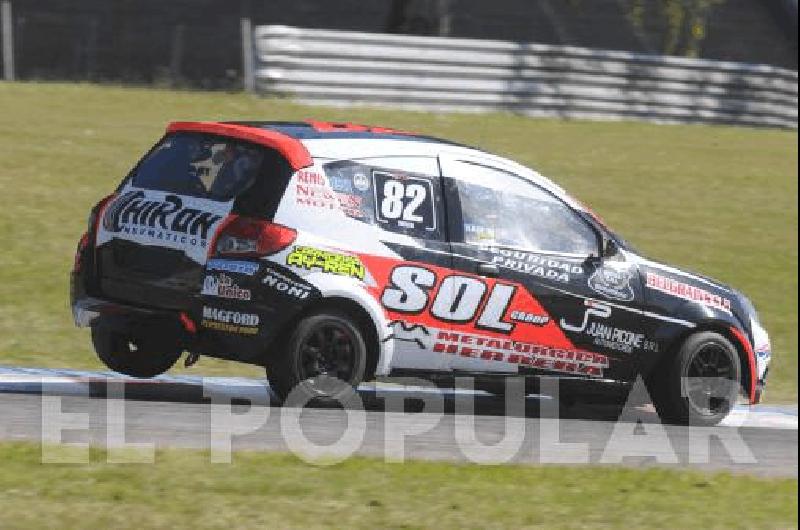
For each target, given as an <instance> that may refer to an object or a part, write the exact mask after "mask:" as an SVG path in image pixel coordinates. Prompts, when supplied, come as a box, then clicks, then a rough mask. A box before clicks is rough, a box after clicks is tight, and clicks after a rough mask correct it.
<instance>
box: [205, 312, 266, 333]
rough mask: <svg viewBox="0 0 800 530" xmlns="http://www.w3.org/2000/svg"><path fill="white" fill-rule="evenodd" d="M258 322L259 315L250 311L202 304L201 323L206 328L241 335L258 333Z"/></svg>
mask: <svg viewBox="0 0 800 530" xmlns="http://www.w3.org/2000/svg"><path fill="white" fill-rule="evenodd" d="M260 322H261V319H260V318H259V316H258V315H255V314H252V313H240V312H239V311H230V310H227V309H220V308H217V307H209V306H203V320H202V321H201V325H202V326H203V327H205V328H208V329H213V330H216V331H224V332H227V333H238V334H241V335H255V334H256V333H258V324H259V323H260Z"/></svg>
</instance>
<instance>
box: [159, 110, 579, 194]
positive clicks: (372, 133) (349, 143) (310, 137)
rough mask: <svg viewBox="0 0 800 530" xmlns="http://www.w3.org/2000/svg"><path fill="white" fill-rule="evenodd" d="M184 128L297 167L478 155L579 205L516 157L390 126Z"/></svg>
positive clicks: (180, 126)
mask: <svg viewBox="0 0 800 530" xmlns="http://www.w3.org/2000/svg"><path fill="white" fill-rule="evenodd" d="M181 131H186V132H203V133H209V134H219V135H223V136H230V137H233V138H239V139H242V140H247V141H251V142H255V143H260V144H262V145H266V146H268V147H271V148H273V149H276V150H278V151H279V152H280V153H282V154H283V155H284V156H285V157H286V158H287V160H289V163H290V164H291V166H292V167H293V168H294V169H296V170H297V169H301V168H303V167H308V166H310V165H312V164H313V159H314V158H323V159H332V160H343V159H351V160H358V159H363V158H371V157H391V156H422V157H437V156H439V155H442V154H451V155H455V156H468V157H478V158H480V159H482V160H484V161H486V162H488V163H491V164H492V165H497V166H498V167H500V168H505V169H506V170H508V171H511V172H513V173H515V174H517V175H519V176H521V177H523V178H525V179H527V180H530V181H531V182H534V183H536V184H538V185H540V186H542V187H544V188H545V189H547V190H549V191H550V192H552V193H554V194H556V195H557V196H560V197H562V198H563V199H565V200H566V201H567V202H569V203H571V204H574V199H572V198H571V197H570V196H569V195H568V194H567V193H566V192H565V191H564V190H563V189H562V188H561V187H560V186H558V185H557V184H555V183H554V182H552V181H551V180H550V179H548V178H546V177H544V176H542V175H541V174H539V173H537V172H536V171H534V170H532V169H530V168H528V167H525V166H523V165H521V164H518V163H516V162H514V161H512V160H509V159H506V158H503V157H500V156H497V155H493V154H491V153H488V152H486V151H482V150H480V149H477V148H474V147H470V146H467V145H464V144H460V143H457V142H451V141H448V140H443V139H441V138H436V137H433V136H427V135H422V134H415V133H412V132H408V131H403V130H399V129H392V128H389V127H375V126H369V125H359V124H354V123H342V122H326V121H314V120H308V121H224V122H173V123H171V124H169V126H168V127H167V132H181Z"/></svg>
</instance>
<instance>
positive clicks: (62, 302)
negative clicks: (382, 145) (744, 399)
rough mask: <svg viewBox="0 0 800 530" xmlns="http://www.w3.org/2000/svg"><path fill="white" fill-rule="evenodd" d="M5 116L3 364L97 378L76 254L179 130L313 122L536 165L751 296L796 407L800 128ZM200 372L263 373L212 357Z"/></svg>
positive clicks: (95, 104) (1, 134) (52, 94)
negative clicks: (132, 173)
mask: <svg viewBox="0 0 800 530" xmlns="http://www.w3.org/2000/svg"><path fill="white" fill-rule="evenodd" d="M0 116H2V119H0V185H1V186H2V194H0V197H2V198H1V199H0V201H2V202H1V203H0V234H2V235H1V236H0V237H2V251H1V252H0V364H9V365H11V364H13V365H33V366H49V367H75V368H78V367H81V368H95V367H99V364H98V362H97V361H95V359H94V355H93V353H92V351H91V348H90V344H89V338H88V335H87V333H86V332H85V331H80V330H76V329H74V328H73V327H72V323H71V319H70V313H69V308H68V302H67V299H68V297H67V293H68V280H67V274H68V271H69V269H70V266H71V261H72V257H73V251H74V247H75V244H76V242H77V240H78V238H79V236H80V234H81V233H82V232H83V230H84V226H85V219H86V215H87V212H88V210H89V207H90V206H91V205H92V204H93V203H94V202H95V201H97V200H98V199H99V198H100V197H102V196H103V195H105V194H107V193H108V192H109V191H110V190H112V189H113V187H114V186H115V185H116V184H117V183H118V182H119V180H120V179H121V177H122V176H123V175H124V174H125V173H126V172H127V171H128V169H129V168H130V167H131V166H132V165H133V164H134V163H135V162H136V160H137V158H138V157H139V156H140V155H141V154H142V153H143V152H144V151H145V150H146V149H147V148H148V147H149V146H150V145H151V144H152V143H153V142H154V141H155V140H156V139H157V138H158V137H159V136H160V135H161V134H162V132H163V130H164V126H165V125H166V123H167V122H168V121H171V120H175V119H228V120H230V119H246V118H249V119H298V118H310V117H316V118H318V119H335V120H349V121H357V122H363V123H374V124H381V125H385V126H393V127H398V128H405V129H410V130H415V131H419V132H423V133H427V134H433V135H437V136H443V137H446V138H450V139H453V140H457V141H461V142H465V143H468V144H474V145H476V146H479V147H482V148H485V149H487V150H490V151H494V152H498V153H502V154H505V155H508V156H509V157H511V158H514V159H516V160H518V161H520V162H521V163H523V164H526V165H530V166H532V167H534V168H537V169H539V170H540V171H541V172H543V173H544V174H546V175H548V176H550V177H551V178H553V179H554V180H555V181H556V182H558V183H559V184H561V185H563V186H564V187H566V188H567V189H568V190H570V191H571V192H572V193H573V194H574V195H576V196H577V197H578V198H579V199H581V200H582V201H584V202H586V203H587V204H589V205H591V206H592V207H593V208H594V209H595V210H596V211H597V212H598V213H599V214H600V215H601V216H603V217H604V218H605V219H606V220H607V221H608V222H609V224H610V225H611V226H613V227H615V228H616V229H617V231H618V232H620V233H621V234H622V235H624V236H625V237H626V238H627V239H629V240H630V241H631V242H632V243H633V244H634V245H636V246H637V247H638V248H639V249H640V250H642V251H643V252H644V253H646V254H647V255H649V256H651V257H654V258H657V259H660V260H664V261H667V262H670V263H673V264H675V265H677V266H681V267H685V268H688V269H692V270H696V271H698V272H702V273H704V274H707V275H710V276H713V277H715V278H718V279H719V280H721V281H723V282H726V283H730V284H732V285H733V286H735V287H737V288H739V289H741V290H743V291H744V292H745V293H747V294H749V295H750V296H751V297H752V298H753V300H754V302H755V304H756V306H757V307H758V308H759V310H760V312H761V314H762V319H763V321H764V322H765V324H766V327H767V328H768V329H769V331H770V332H771V334H772V336H773V347H774V365H773V368H772V370H771V382H770V388H769V390H768V393H767V399H768V400H769V401H773V402H776V401H790V402H796V400H797V378H796V374H797V191H798V190H797V162H798V160H797V133H795V132H787V131H777V130H754V129H745V128H732V127H703V126H658V125H651V124H639V123H592V122H564V121H555V120H532V119H527V118H521V117H516V116H511V115H505V114H492V115H436V114H431V113H409V112H398V111H395V112H390V111H379V110H366V109H350V110H344V109H329V108H317V107H303V106H299V105H295V104H291V103H289V102H286V101H284V100H280V99H259V98H255V97H251V96H247V95H241V94H223V93H200V92H169V91H160V90H145V89H125V88H113V87H97V86H90V85H66V84H44V85H35V84H0ZM194 370H196V371H197V372H199V373H216V374H219V373H237V374H245V373H248V374H259V373H260V372H259V371H258V370H256V369H253V368H247V367H242V366H237V365H233V364H224V363H221V362H213V361H209V360H202V361H201V362H200V364H199V365H198V367H197V368H195V369H194ZM187 502H188V503H189V504H196V503H193V502H192V501H191V500H188V499H187ZM255 513H258V512H257V511H256V512H255ZM733 513H736V512H735V510H734V512H733ZM675 516H677V515H675Z"/></svg>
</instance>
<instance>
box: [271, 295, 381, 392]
mask: <svg viewBox="0 0 800 530" xmlns="http://www.w3.org/2000/svg"><path fill="white" fill-rule="evenodd" d="M266 364H267V366H266V368H267V379H268V380H269V384H270V388H271V389H272V391H273V392H274V393H275V394H276V395H277V396H278V397H279V398H280V399H281V400H282V401H283V403H284V404H285V405H289V406H292V405H305V404H307V403H313V404H315V405H333V404H336V403H339V404H345V405H346V404H347V403H348V402H349V401H350V400H351V399H352V398H353V397H354V395H355V394H354V389H355V387H357V386H358V385H359V384H360V383H361V382H362V381H363V378H364V373H365V370H366V366H367V346H366V343H365V342H364V336H363V333H362V331H361V329H360V328H359V326H358V324H356V322H355V320H354V319H353V318H352V317H350V316H349V315H348V314H347V313H345V312H343V311H337V310H324V311H321V312H319V313H315V314H312V315H309V316H307V317H305V318H303V319H302V320H301V321H300V322H299V323H298V324H297V326H296V327H295V329H294V330H293V331H292V332H291V333H290V335H289V339H288V341H287V342H286V343H285V346H283V347H281V348H279V349H277V350H276V351H275V352H274V354H273V355H271V356H270V357H269V358H268V360H267V363H266Z"/></svg>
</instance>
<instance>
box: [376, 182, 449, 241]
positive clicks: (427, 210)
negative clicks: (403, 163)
mask: <svg viewBox="0 0 800 530" xmlns="http://www.w3.org/2000/svg"><path fill="white" fill-rule="evenodd" d="M372 178H373V180H374V183H375V186H374V187H373V189H374V190H375V218H376V219H377V220H378V222H381V223H386V224H388V225H394V226H397V227H399V228H411V229H425V230H429V231H430V230H435V229H436V215H435V212H434V206H433V204H434V200H433V186H432V185H431V182H430V181H429V180H428V179H425V178H417V177H410V176H402V177H398V176H395V175H391V174H389V173H382V172H380V171H374V172H373V173H372Z"/></svg>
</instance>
